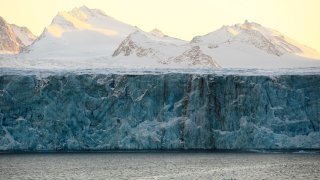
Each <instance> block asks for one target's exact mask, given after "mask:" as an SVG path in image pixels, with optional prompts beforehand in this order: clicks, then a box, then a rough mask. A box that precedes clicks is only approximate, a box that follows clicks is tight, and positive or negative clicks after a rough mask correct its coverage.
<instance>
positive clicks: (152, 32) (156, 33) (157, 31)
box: [150, 28, 167, 37]
mask: <svg viewBox="0 0 320 180" xmlns="http://www.w3.org/2000/svg"><path fill="white" fill-rule="evenodd" d="M150 34H152V35H154V36H156V37H166V36H167V35H165V34H164V33H163V32H162V31H160V30H159V29H157V28H154V29H153V30H152V31H150Z"/></svg>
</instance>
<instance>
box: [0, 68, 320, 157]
mask: <svg viewBox="0 0 320 180" xmlns="http://www.w3.org/2000/svg"><path fill="white" fill-rule="evenodd" d="M295 148H320V75H279V76H235V75H213V74H211V75H206V74H198V75H197V74H181V73H180V74H179V73H177V74H172V73H169V74H154V75H152V74H147V75H125V74H122V75H120V74H118V75H117V74H76V73H67V74H56V75H50V76H46V77H39V76H36V75H5V74H2V75H0V149H1V150H4V151H11V150H31V151H35V150H50V151H51V150H52V151H67V150H119V149H121V150H122V149H123V150H124V149H295Z"/></svg>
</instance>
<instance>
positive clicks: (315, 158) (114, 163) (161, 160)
mask: <svg viewBox="0 0 320 180" xmlns="http://www.w3.org/2000/svg"><path fill="white" fill-rule="evenodd" d="M319 178H320V154H319V153H315V152H311V153H306V152H304V151H300V152H296V153H292V152H290V153H283V152H282V153H276V152H272V153H255V152H246V153H243V152H200V153H196V152H188V153H187V152H182V153H181V152H142V153H141V152H123V153H26V154H23V153H19V154H0V179H6V180H8V179H218V180H231V179H232V180H234V179H237V180H240V179H246V180H249V179H281V180H282V179H290V180H291V179H314V180H318V179H319Z"/></svg>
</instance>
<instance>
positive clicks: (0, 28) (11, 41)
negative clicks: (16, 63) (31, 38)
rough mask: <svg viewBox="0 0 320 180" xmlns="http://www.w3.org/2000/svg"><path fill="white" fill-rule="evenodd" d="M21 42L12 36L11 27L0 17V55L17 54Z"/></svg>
mask: <svg viewBox="0 0 320 180" xmlns="http://www.w3.org/2000/svg"><path fill="white" fill-rule="evenodd" d="M20 48H21V41H20V40H19V39H18V38H17V37H16V35H15V34H14V32H13V30H12V27H11V26H10V25H9V24H8V23H7V22H6V21H5V20H4V19H3V18H2V17H0V54H17V53H19V52H20Z"/></svg>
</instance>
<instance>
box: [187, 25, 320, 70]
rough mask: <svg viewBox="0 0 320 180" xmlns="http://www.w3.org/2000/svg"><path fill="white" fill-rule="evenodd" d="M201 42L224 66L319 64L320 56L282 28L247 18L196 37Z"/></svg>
mask: <svg viewBox="0 0 320 180" xmlns="http://www.w3.org/2000/svg"><path fill="white" fill-rule="evenodd" d="M191 44H194V45H198V46H200V47H201V49H202V50H203V51H204V52H205V53H207V54H209V55H210V56H212V57H215V59H217V62H218V63H219V64H220V65H221V66H222V67H231V68H234V67H239V68H242V67H245V68H248V67H252V68H272V67H301V66H302V67H303V66H304V67H305V66H319V65H320V61H317V60H320V55H319V54H318V53H317V52H316V51H315V50H313V49H311V48H308V47H306V46H303V45H301V44H299V43H297V42H295V41H294V40H292V39H290V38H289V37H287V36H285V35H283V34H281V33H280V32H278V31H275V30H273V29H269V28H266V27H263V26H262V25H260V24H257V23H253V22H248V21H245V22H244V23H243V24H236V25H233V26H223V27H222V28H220V29H218V30H216V31H214V32H211V33H209V34H207V35H204V36H196V37H194V38H193V39H192V40H191Z"/></svg>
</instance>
